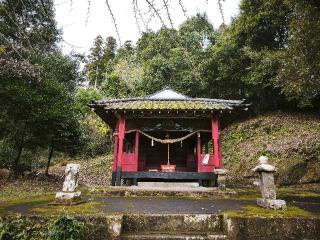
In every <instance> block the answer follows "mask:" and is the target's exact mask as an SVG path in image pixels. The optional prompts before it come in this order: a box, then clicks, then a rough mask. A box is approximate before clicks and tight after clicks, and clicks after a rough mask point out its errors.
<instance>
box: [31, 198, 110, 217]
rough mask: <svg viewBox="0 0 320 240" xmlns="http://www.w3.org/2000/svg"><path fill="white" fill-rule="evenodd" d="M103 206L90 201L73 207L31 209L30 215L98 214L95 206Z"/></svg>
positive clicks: (57, 206) (60, 206)
mask: <svg viewBox="0 0 320 240" xmlns="http://www.w3.org/2000/svg"><path fill="white" fill-rule="evenodd" d="M101 205H104V203H102V202H97V201H92V202H86V203H82V204H79V205H73V206H63V205H54V206H48V205H46V206H42V207H37V208H33V209H31V212H32V213H35V214H41V215H60V214H76V215H82V214H96V213H99V212H100V211H99V209H97V208H96V207H97V206H101Z"/></svg>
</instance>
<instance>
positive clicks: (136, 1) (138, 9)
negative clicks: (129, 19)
mask: <svg viewBox="0 0 320 240" xmlns="http://www.w3.org/2000/svg"><path fill="white" fill-rule="evenodd" d="M135 5H136V10H137V13H138V15H139V16H140V19H141V21H142V23H143V25H144V27H145V29H146V30H148V24H147V23H146V21H145V20H144V18H143V15H142V13H141V10H140V8H139V5H138V0H135Z"/></svg>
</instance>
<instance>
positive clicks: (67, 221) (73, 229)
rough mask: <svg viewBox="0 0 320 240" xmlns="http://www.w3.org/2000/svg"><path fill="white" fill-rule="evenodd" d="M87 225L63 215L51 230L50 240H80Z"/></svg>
mask: <svg viewBox="0 0 320 240" xmlns="http://www.w3.org/2000/svg"><path fill="white" fill-rule="evenodd" d="M84 230H85V225H84V223H83V222H79V221H78V220H76V219H75V218H74V217H72V216H69V215H62V216H61V217H59V218H58V219H57V220H55V221H54V222H53V224H52V225H51V227H50V229H49V240H78V239H80V238H81V236H83V233H84Z"/></svg>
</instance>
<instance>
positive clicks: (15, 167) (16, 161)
mask: <svg viewBox="0 0 320 240" xmlns="http://www.w3.org/2000/svg"><path fill="white" fill-rule="evenodd" d="M25 132H26V125H24V127H23V131H22V133H21V139H20V141H19V142H17V143H16V147H17V150H18V154H17V156H16V158H15V159H14V161H13V163H12V171H13V175H14V176H17V175H18V174H19V162H20V157H21V154H22V151H23V147H24V137H25Z"/></svg>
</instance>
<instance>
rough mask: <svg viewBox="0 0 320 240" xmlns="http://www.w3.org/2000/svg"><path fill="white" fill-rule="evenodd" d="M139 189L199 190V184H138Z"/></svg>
mask: <svg viewBox="0 0 320 240" xmlns="http://www.w3.org/2000/svg"><path fill="white" fill-rule="evenodd" d="M138 187H141V188H165V189H171V188H177V189H179V188H198V187H200V185H199V183H198V182H138Z"/></svg>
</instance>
